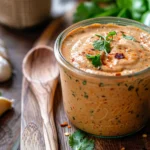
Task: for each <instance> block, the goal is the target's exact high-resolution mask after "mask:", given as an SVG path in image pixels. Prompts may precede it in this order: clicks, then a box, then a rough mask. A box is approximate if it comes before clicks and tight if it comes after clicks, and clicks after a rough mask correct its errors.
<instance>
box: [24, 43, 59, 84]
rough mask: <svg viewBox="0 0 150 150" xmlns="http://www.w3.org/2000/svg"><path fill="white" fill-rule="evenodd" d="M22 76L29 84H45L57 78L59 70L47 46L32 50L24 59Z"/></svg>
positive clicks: (50, 49) (51, 50)
mask: <svg viewBox="0 0 150 150" xmlns="http://www.w3.org/2000/svg"><path fill="white" fill-rule="evenodd" d="M23 74H24V76H25V77H26V78H27V80H28V81H30V82H42V83H46V82H48V81H51V80H53V79H55V78H57V77H58V75H59V70H58V66H57V63H56V59H55V56H54V53H53V49H52V48H51V47H48V46H38V47H35V48H33V49H32V50H31V51H30V52H29V53H28V54H27V55H26V57H25V58H24V61H23Z"/></svg>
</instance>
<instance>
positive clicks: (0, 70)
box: [0, 56, 12, 82]
mask: <svg viewBox="0 0 150 150" xmlns="http://www.w3.org/2000/svg"><path fill="white" fill-rule="evenodd" d="M11 75H12V69H11V66H10V63H9V62H8V61H7V60H6V59H5V58H4V57H2V56H0V82H4V81H6V80H8V79H9V78H10V77H11Z"/></svg>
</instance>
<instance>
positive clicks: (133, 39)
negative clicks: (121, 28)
mask: <svg viewBox="0 0 150 150" xmlns="http://www.w3.org/2000/svg"><path fill="white" fill-rule="evenodd" d="M122 36H123V38H125V39H127V40H131V41H135V42H136V39H135V38H134V37H133V36H129V35H125V34H122Z"/></svg>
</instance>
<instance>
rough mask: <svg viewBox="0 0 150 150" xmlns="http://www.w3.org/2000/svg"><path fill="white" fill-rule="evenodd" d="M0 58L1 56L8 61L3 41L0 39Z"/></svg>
mask: <svg viewBox="0 0 150 150" xmlns="http://www.w3.org/2000/svg"><path fill="white" fill-rule="evenodd" d="M0 56H2V57H4V58H5V59H7V60H8V55H7V48H6V46H5V44H4V42H3V40H1V39H0Z"/></svg>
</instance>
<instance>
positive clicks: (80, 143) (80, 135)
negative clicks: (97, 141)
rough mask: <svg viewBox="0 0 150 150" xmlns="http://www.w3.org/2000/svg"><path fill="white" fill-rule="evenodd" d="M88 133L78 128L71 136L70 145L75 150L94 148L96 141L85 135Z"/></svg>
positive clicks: (90, 149)
mask: <svg viewBox="0 0 150 150" xmlns="http://www.w3.org/2000/svg"><path fill="white" fill-rule="evenodd" d="M85 136H86V134H85V133H84V132H82V131H80V130H77V131H76V132H74V133H73V134H72V135H70V136H69V145H70V146H71V148H72V149H73V150H93V149H94V141H93V140H89V139H88V138H86V137H85Z"/></svg>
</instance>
